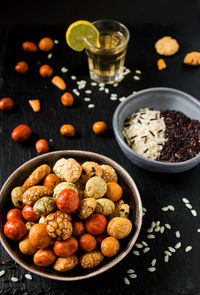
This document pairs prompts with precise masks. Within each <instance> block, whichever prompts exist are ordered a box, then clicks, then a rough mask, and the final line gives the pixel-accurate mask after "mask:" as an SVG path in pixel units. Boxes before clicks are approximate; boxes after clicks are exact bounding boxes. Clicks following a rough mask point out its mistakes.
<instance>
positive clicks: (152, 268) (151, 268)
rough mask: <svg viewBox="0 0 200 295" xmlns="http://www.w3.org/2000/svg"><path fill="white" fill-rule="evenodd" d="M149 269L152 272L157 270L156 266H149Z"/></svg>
mask: <svg viewBox="0 0 200 295" xmlns="http://www.w3.org/2000/svg"><path fill="white" fill-rule="evenodd" d="M147 269H148V271H150V272H154V271H155V270H156V268H155V267H149V268H147Z"/></svg>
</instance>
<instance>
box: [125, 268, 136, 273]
mask: <svg viewBox="0 0 200 295" xmlns="http://www.w3.org/2000/svg"><path fill="white" fill-rule="evenodd" d="M134 272H135V271H134V269H132V268H130V269H128V270H127V273H134Z"/></svg>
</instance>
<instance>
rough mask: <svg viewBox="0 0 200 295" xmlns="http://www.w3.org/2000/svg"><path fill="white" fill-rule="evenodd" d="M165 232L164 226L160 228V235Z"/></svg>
mask: <svg viewBox="0 0 200 295" xmlns="http://www.w3.org/2000/svg"><path fill="white" fill-rule="evenodd" d="M164 231H165V227H164V226H163V225H162V226H161V227H160V233H161V234H163V233H164Z"/></svg>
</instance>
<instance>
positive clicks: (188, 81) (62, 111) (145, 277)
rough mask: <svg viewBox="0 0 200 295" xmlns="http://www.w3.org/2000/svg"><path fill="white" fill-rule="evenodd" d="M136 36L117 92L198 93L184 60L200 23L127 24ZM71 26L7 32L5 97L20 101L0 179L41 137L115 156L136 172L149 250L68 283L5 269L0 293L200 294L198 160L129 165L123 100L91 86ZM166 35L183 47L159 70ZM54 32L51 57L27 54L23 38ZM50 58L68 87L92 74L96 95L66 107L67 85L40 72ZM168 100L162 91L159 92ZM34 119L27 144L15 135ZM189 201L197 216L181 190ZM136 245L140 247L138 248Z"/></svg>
mask: <svg viewBox="0 0 200 295" xmlns="http://www.w3.org/2000/svg"><path fill="white" fill-rule="evenodd" d="M129 28H130V32H131V40H130V43H129V47H128V53H127V59H126V66H127V67H128V68H129V69H131V73H130V74H129V75H128V76H126V78H125V79H124V80H123V81H122V82H121V83H120V84H119V86H118V87H117V88H113V87H112V86H109V87H108V88H109V90H110V92H111V93H118V94H119V97H121V96H127V95H129V94H131V93H132V92H133V91H138V90H141V89H144V88H148V87H154V86H165V87H174V88H177V89H180V90H183V91H186V92H187V93H189V94H191V95H193V96H195V97H196V98H199V97H200V86H199V85H200V84H199V75H200V68H188V67H186V66H184V65H183V58H184V56H185V54H186V53H187V52H189V51H192V50H199V48H200V39H199V30H200V26H199V25H196V26H160V25H137V26H133V27H129ZM65 29H66V26H62V25H60V26H52V27H49V26H40V27H33V26H16V27H13V28H12V30H11V31H10V32H9V36H8V42H7V45H6V47H5V51H4V52H3V50H2V51H1V52H2V62H1V75H0V93H1V94H0V97H5V96H7V97H12V98H13V99H14V101H15V107H14V109H13V110H12V111H11V112H7V113H3V112H1V113H0V142H1V145H0V149H1V150H0V163H1V169H0V180H1V186H2V184H3V183H4V181H5V180H6V179H7V177H8V176H9V175H10V174H11V173H12V172H13V171H14V170H15V169H16V168H17V167H18V166H20V165H21V164H23V163H24V162H25V161H27V160H29V159H31V158H32V157H35V156H37V153H36V151H35V149H34V142H35V140H36V139H38V138H46V139H47V140H50V139H52V140H53V141H51V142H50V149H51V150H52V151H54V150H61V149H82V150H90V151H94V152H97V153H101V154H104V155H106V156H108V157H111V158H112V159H113V160H115V161H117V162H118V163H119V164H121V165H122V166H123V167H125V168H126V169H127V171H128V172H129V173H130V174H131V176H132V177H133V178H134V180H135V182H136V184H137V186H138V189H139V191H140V193H141V198H142V202H143V205H144V207H145V208H146V209H147V213H146V215H145V216H144V221H143V226H142V230H141V233H140V236H139V238H138V242H141V241H142V240H145V241H147V242H148V244H149V246H150V248H151V249H150V251H149V252H148V253H146V254H143V253H142V250H140V249H139V251H140V253H141V254H140V256H135V255H133V253H132V251H131V252H130V253H129V255H128V256H127V257H126V258H125V259H124V260H123V261H122V262H121V263H120V264H119V265H118V266H116V267H114V268H113V269H112V270H109V271H108V272H106V273H105V274H102V275H100V276H98V277H96V278H92V279H90V280H86V281H80V282H71V283H68V282H66V283H63V282H57V281H53V280H48V279H44V278H41V277H39V276H36V275H32V276H33V280H32V281H28V280H27V279H25V278H22V274H25V273H27V271H26V270H24V269H22V268H21V267H19V266H18V265H13V267H11V268H8V267H6V266H0V269H5V270H6V274H5V275H4V276H2V277H0V286H1V288H0V289H1V290H0V294H24V295H25V294H27V295H28V294H93V293H96V294H121V293H122V292H123V293H124V294H159V295H168V294H200V280H199V270H200V266H199V265H200V254H199V243H200V233H198V232H197V229H198V228H200V217H199V214H200V211H199V209H200V202H199V175H200V167H199V166H198V167H195V168H194V169H192V170H191V171H188V172H185V173H182V174H179V175H164V174H163V175H161V174H155V173H151V172H147V171H144V170H142V169H140V168H137V167H136V166H134V165H133V164H131V163H130V162H129V161H128V159H127V158H126V157H125V156H124V155H123V154H122V152H121V151H120V149H119V147H118V145H117V143H116V141H115V138H114V135H113V132H112V114H113V112H114V110H115V108H116V106H117V105H118V104H119V101H117V102H116V101H111V100H110V98H109V97H110V96H109V94H105V93H103V92H100V91H99V90H98V87H92V86H91V85H90V82H91V81H90V79H89V78H88V69H87V59H86V56H85V54H84V53H76V52H73V51H72V50H71V49H70V48H68V47H67V45H66V43H65ZM165 35H172V36H174V37H175V38H177V40H178V41H179V43H180V50H179V52H178V53H177V54H176V55H174V56H172V57H167V58H166V59H165V60H166V62H167V66H168V67H167V69H166V70H163V71H161V72H160V71H158V70H157V68H156V60H157V59H158V57H159V56H158V55H157V54H156V52H155V50H154V43H155V41H156V40H157V39H158V38H160V37H162V36H165ZM44 36H50V37H52V38H53V39H57V40H59V44H57V45H55V47H54V49H53V50H52V54H53V57H52V59H48V58H47V55H48V54H47V53H43V52H38V53H36V54H30V53H25V52H23V51H22V50H21V43H22V42H23V41H25V40H32V41H35V42H38V40H39V39H40V38H41V37H44ZM19 60H26V61H27V62H28V63H29V65H30V71H29V72H28V74H27V75H24V76H20V75H18V74H17V73H16V72H15V71H14V65H15V64H16V62H17V61H19ZM44 63H48V64H50V65H51V66H52V67H53V68H54V73H55V74H58V75H61V76H62V77H63V78H64V79H65V80H66V83H67V91H72V89H73V88H76V81H72V80H71V79H70V76H71V75H76V76H77V77H78V80H81V79H84V80H87V86H86V88H85V89H91V90H92V94H91V95H88V94H87V95H86V94H84V90H81V96H80V97H76V96H75V104H74V106H73V107H72V108H70V109H67V108H64V107H63V106H62V105H61V103H60V96H61V94H62V91H60V90H58V89H57V88H55V87H54V86H53V85H52V84H51V82H50V79H47V80H45V79H42V78H41V77H40V76H39V75H38V69H39V66H40V65H42V64H44ZM63 66H65V67H67V68H68V69H69V71H68V72H67V73H66V74H63V73H61V71H60V69H61V67H63ZM136 69H139V70H141V71H142V75H141V80H139V81H135V80H133V78H132V77H133V75H134V73H135V70H136ZM86 96H87V97H88V96H89V97H91V103H94V104H95V106H96V107H95V108H94V109H88V108H87V105H88V103H86V102H84V100H83V98H84V97H86ZM35 98H38V99H40V101H41V111H40V112H39V113H37V114H36V113H33V111H32V110H31V108H30V106H29V104H28V99H35ZM161 99H162V97H161ZM97 120H104V121H106V122H107V124H108V126H109V132H108V133H107V135H105V136H96V135H95V134H93V133H92V130H91V127H92V123H93V122H95V121H97ZM22 123H25V124H28V125H30V126H31V128H32V130H33V135H32V136H31V139H30V140H28V142H27V143H25V144H18V143H16V142H13V141H12V139H11V137H10V134H11V132H12V130H13V129H14V127H15V126H17V125H18V124H22ZM64 123H71V124H73V125H74V126H75V128H76V130H77V135H76V136H75V137H74V138H64V137H62V136H61V135H60V133H59V128H60V126H61V125H62V124H64ZM184 196H185V197H186V198H188V199H189V200H190V203H191V204H192V206H193V208H194V209H195V210H196V211H197V213H198V216H197V217H194V216H193V215H192V214H191V212H190V210H189V209H187V208H186V207H185V206H184V204H183V202H182V197H184ZM169 204H171V205H173V206H174V207H175V211H174V212H172V211H168V212H163V211H162V210H161V208H162V207H163V206H166V205H169ZM157 220H160V222H161V224H165V223H168V224H170V225H171V227H172V229H171V230H166V231H165V232H164V234H163V235H161V234H158V233H155V235H156V239H154V240H147V238H146V236H147V229H148V228H149V227H150V225H151V222H152V221H157ZM176 230H179V231H180V233H181V238H180V239H177V238H176V237H175V232H176ZM179 240H180V241H181V243H182V247H181V248H180V249H179V250H177V252H176V253H175V254H173V256H172V257H171V258H170V261H169V262H168V263H165V262H164V253H163V251H164V250H166V249H167V247H168V246H174V245H175V244H176V243H177V242H178V241H179ZM188 245H192V247H193V248H192V251H190V252H189V253H185V251H184V249H185V247H186V246H188ZM134 250H136V248H134ZM153 258H156V259H157V264H156V271H155V272H154V273H150V272H148V271H147V268H148V267H150V264H151V260H152V259H153ZM9 259H10V258H9V257H8V255H7V254H6V252H5V250H4V249H3V248H2V247H1V248H0V261H2V260H9ZM129 268H133V269H134V270H135V271H136V273H137V278H136V279H130V285H129V286H126V285H125V284H124V280H123V279H124V277H126V276H127V277H128V275H127V274H126V271H127V270H128V269H129ZM11 276H16V277H18V278H20V281H19V282H18V283H13V282H11V281H10V278H11Z"/></svg>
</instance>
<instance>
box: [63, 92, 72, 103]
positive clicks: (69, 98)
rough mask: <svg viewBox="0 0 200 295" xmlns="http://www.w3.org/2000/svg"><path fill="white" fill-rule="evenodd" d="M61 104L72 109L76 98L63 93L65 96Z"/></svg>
mask: <svg viewBox="0 0 200 295" xmlns="http://www.w3.org/2000/svg"><path fill="white" fill-rule="evenodd" d="M61 103H62V104H63V105H64V106H65V107H71V106H72V105H73V103H74V97H73V95H72V94H71V93H69V92H65V93H63V95H62V96H61Z"/></svg>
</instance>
